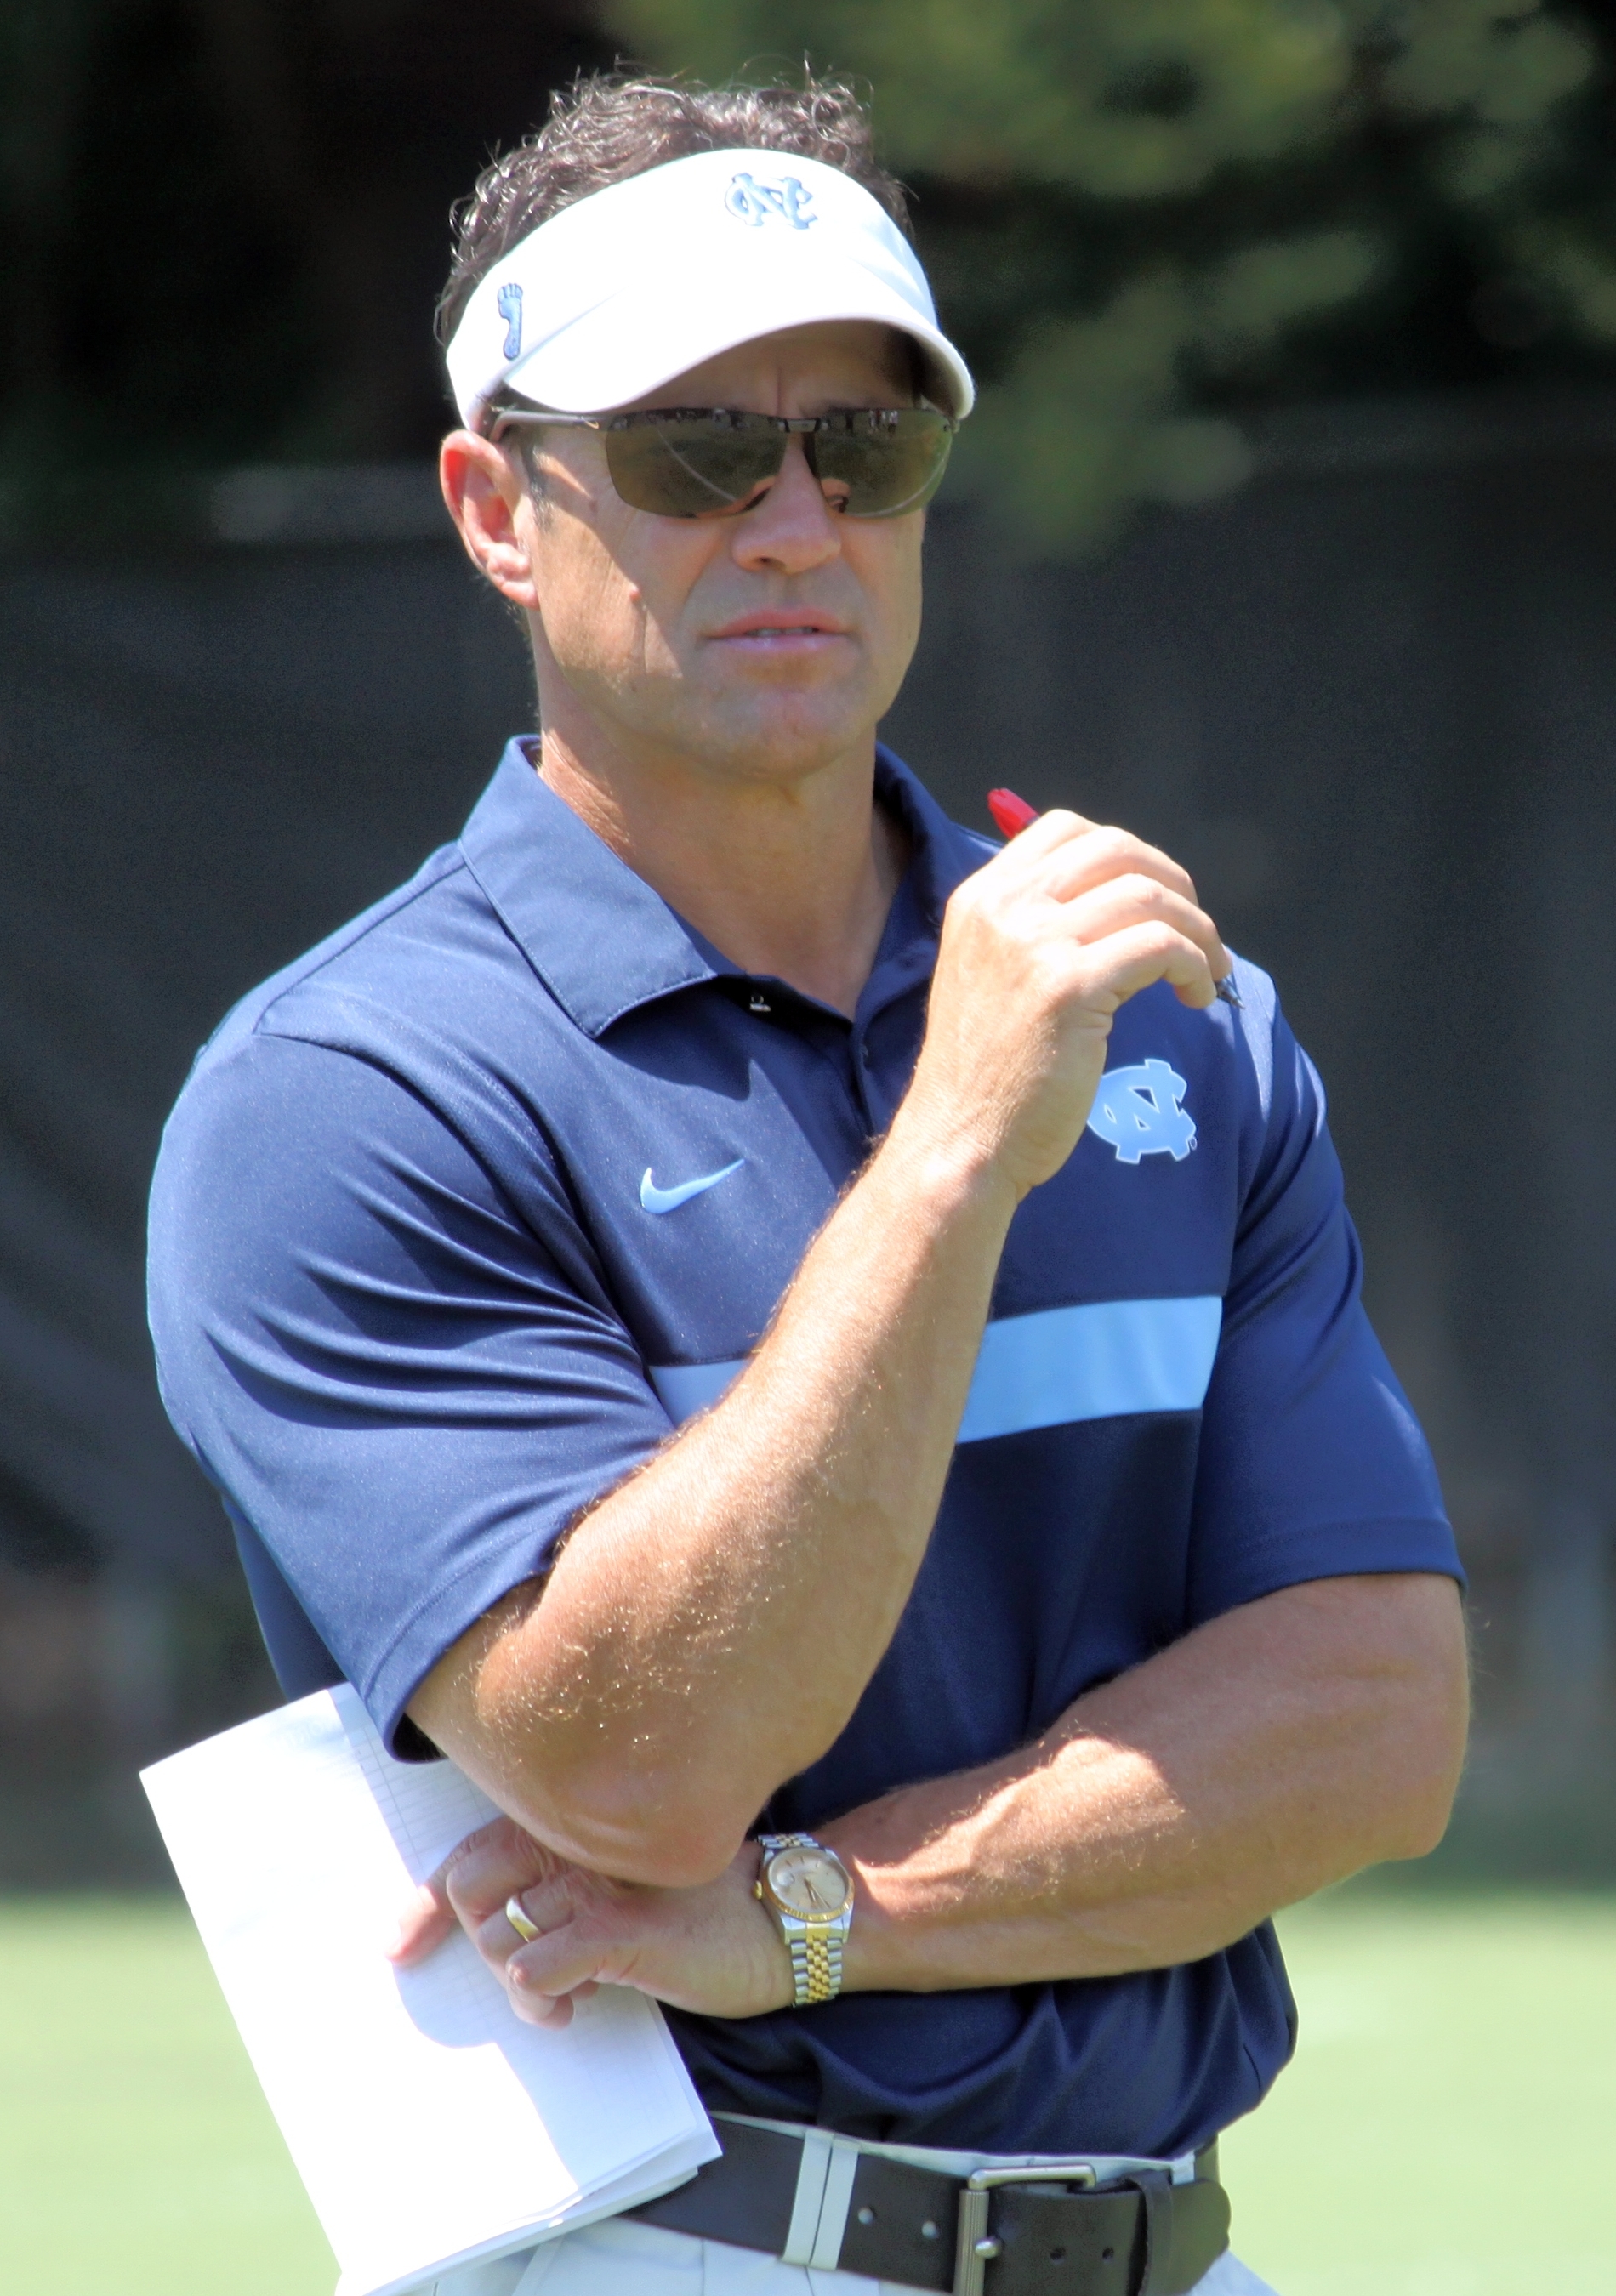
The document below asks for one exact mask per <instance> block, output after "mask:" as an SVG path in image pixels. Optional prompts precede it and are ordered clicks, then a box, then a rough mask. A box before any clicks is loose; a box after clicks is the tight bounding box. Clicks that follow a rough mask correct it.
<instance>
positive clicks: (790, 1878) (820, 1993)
mask: <svg viewBox="0 0 1616 2296" xmlns="http://www.w3.org/2000/svg"><path fill="white" fill-rule="evenodd" d="M758 1847H759V1849H761V1850H762V1852H763V1866H762V1870H761V1872H760V1873H759V1875H758V1879H757V1882H756V1883H755V1884H754V1895H756V1896H757V1897H759V1898H762V1900H763V1902H764V1904H765V1905H766V1906H767V1907H768V1909H769V1911H770V1913H771V1914H773V1915H774V1916H775V1920H776V1921H777V1922H778V1923H779V1924H780V1934H781V1935H782V1937H783V1938H784V1939H785V1948H786V1951H787V1952H788V1953H789V1954H790V1955H791V1957H792V1977H793V1978H794V1979H795V1980H796V1987H797V1990H796V1997H795V2004H794V2005H795V2006H796V2007H797V2008H799V2009H806V2008H808V2007H809V2006H810V2005H812V2004H813V2003H815V2002H816V2001H833V2000H834V1999H835V1997H836V1996H837V1995H838V1994H839V1993H840V1992H841V1948H842V1944H843V1941H844V1939H846V1937H847V1933H848V1931H849V1929H850V1928H851V1927H852V1924H853V1877H852V1875H851V1874H849V1872H848V1869H847V1867H846V1866H844V1865H843V1864H842V1862H841V1858H840V1857H837V1855H836V1853H835V1851H834V1850H833V1849H825V1848H824V1845H823V1844H822V1843H820V1842H817V1841H815V1839H814V1837H813V1835H812V1834H811V1833H760V1834H759V1837H758Z"/></svg>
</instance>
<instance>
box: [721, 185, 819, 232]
mask: <svg viewBox="0 0 1616 2296" xmlns="http://www.w3.org/2000/svg"><path fill="white" fill-rule="evenodd" d="M813 199H814V194H813V193H812V192H805V191H804V190H803V188H802V185H801V183H800V181H799V179H798V178H797V177H796V176H775V177H774V178H773V179H772V180H769V181H765V182H763V183H759V181H758V179H757V177H756V176H751V175H748V174H747V173H746V172H745V171H744V170H742V173H741V174H740V175H738V176H731V178H730V184H729V189H728V191H727V192H726V193H725V194H724V204H725V206H726V208H727V209H729V211H730V213H731V215H733V216H738V217H740V219H741V221H742V223H750V224H751V225H754V226H756V225H759V224H763V223H784V224H789V225H791V227H792V230H793V231H806V230H807V229H808V225H809V224H811V223H817V222H818V220H819V218H818V217H817V216H815V215H810V214H809V213H808V209H809V208H810V207H811V206H812V204H813Z"/></svg>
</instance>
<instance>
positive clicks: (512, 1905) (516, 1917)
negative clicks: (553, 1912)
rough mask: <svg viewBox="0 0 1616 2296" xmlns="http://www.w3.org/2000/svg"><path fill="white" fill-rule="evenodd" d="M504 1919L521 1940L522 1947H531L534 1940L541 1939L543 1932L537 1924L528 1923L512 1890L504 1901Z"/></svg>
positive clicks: (518, 1899)
mask: <svg viewBox="0 0 1616 2296" xmlns="http://www.w3.org/2000/svg"><path fill="white" fill-rule="evenodd" d="M505 1919H506V1921H508V1922H509V1923H510V1924H511V1927H512V1928H513V1930H514V1931H516V1934H517V1936H518V1937H519V1938H520V1939H521V1941H522V1943H523V1945H531V1944H532V1942H533V1940H534V1939H535V1938H537V1937H543V1935H544V1931H543V1930H541V1929H540V1928H539V1927H538V1925H537V1923H535V1922H530V1921H529V1919H528V1916H527V1915H526V1914H524V1913H523V1911H522V1908H521V1898H519V1897H518V1896H517V1895H516V1894H515V1892H514V1890H513V1892H512V1894H511V1895H510V1896H509V1897H508V1898H506V1899H505Z"/></svg>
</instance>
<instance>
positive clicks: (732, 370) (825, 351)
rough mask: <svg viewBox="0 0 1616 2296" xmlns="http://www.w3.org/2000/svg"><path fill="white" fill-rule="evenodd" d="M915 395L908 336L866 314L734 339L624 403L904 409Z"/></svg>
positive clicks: (913, 371) (912, 357) (912, 361)
mask: <svg viewBox="0 0 1616 2296" xmlns="http://www.w3.org/2000/svg"><path fill="white" fill-rule="evenodd" d="M808 397H814V398H825V399H827V400H840V401H842V402H846V401H848V400H849V399H850V400H851V401H852V402H853V403H854V404H857V403H859V402H860V401H863V402H864V403H865V404H868V405H871V406H877V405H880V406H890V405H893V404H894V403H896V404H897V405H898V406H908V405H910V404H912V402H913V400H914V398H915V353H914V349H913V347H912V345H911V343H910V340H909V338H908V336H906V335H905V334H902V333H900V332H898V329H897V328H896V327H885V326H882V325H880V324H878V323H876V322H875V321H874V320H870V319H830V320H820V321H816V323H815V324H812V325H810V326H804V327H783V328H781V329H780V330H779V331H778V332H776V333H774V334H768V335H758V336H755V337H754V338H753V339H752V340H751V342H746V343H737V344H736V345H735V347H734V349H733V350H727V351H720V352H719V353H718V356H717V357H715V358H710V359H704V360H703V361H702V362H701V365H700V366H693V367H687V368H686V369H685V373H683V374H678V375H675V376H674V378H673V380H672V381H670V382H664V383H659V384H658V386H657V388H656V389H654V390H651V391H647V392H646V393H645V394H644V397H642V398H636V399H630V400H629V401H628V406H630V407H640V406H745V405H747V404H749V403H750V402H751V401H754V400H755V401H756V402H757V404H758V405H759V407H760V408H762V409H764V411H768V410H770V409H772V408H773V407H774V406H775V404H776V402H777V401H779V400H781V399H783V398H808Z"/></svg>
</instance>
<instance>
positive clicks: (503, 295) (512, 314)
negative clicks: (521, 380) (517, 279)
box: [495, 286, 521, 359]
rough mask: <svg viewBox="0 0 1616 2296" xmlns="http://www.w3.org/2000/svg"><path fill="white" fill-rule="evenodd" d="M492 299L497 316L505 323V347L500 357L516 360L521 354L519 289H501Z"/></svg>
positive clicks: (510, 287)
mask: <svg viewBox="0 0 1616 2296" xmlns="http://www.w3.org/2000/svg"><path fill="white" fill-rule="evenodd" d="M495 301H496V303H497V304H498V306H499V316H500V317H501V318H502V319H503V320H504V323H505V347H504V351H503V352H502V353H501V357H504V358H508V359H513V358H516V357H520V355H521V288H520V287H517V286H505V287H502V288H501V289H500V291H499V292H498V294H497V295H496V297H495Z"/></svg>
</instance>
